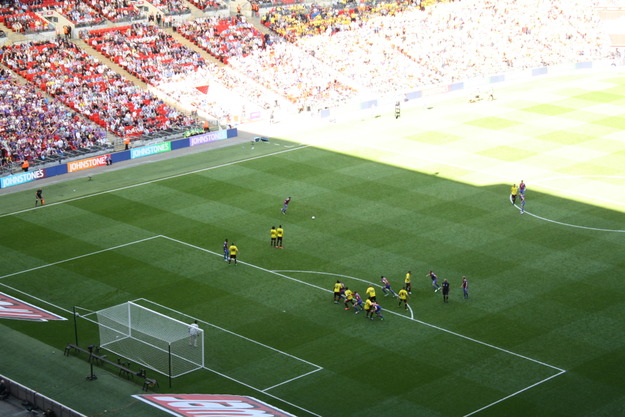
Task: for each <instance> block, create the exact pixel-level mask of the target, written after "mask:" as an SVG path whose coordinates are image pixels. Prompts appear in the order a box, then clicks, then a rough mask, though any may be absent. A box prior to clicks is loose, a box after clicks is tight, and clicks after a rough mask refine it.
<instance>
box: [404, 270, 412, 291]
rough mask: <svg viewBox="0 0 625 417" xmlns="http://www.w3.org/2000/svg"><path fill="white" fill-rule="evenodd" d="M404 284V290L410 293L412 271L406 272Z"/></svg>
mask: <svg viewBox="0 0 625 417" xmlns="http://www.w3.org/2000/svg"><path fill="white" fill-rule="evenodd" d="M404 285H405V286H406V291H408V294H412V272H411V271H408V272H406V277H405V278H404Z"/></svg>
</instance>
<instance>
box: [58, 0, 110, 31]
mask: <svg viewBox="0 0 625 417" xmlns="http://www.w3.org/2000/svg"><path fill="white" fill-rule="evenodd" d="M57 10H58V12H59V13H61V14H62V15H63V16H65V17H67V18H68V19H69V21H70V22H72V23H73V24H74V25H75V26H76V27H85V26H96V25H101V24H104V23H106V19H105V18H104V16H102V15H101V14H100V13H98V12H96V11H95V10H94V9H92V8H91V7H90V6H88V5H87V4H85V3H84V2H83V1H82V0H63V1H61V2H59V6H58V8H57Z"/></svg>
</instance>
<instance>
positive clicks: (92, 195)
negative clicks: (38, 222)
mask: <svg viewBox="0 0 625 417" xmlns="http://www.w3.org/2000/svg"><path fill="white" fill-rule="evenodd" d="M308 147H310V145H301V146H298V147H296V148H290V149H282V150H279V151H276V152H272V153H268V154H266V155H257V156H251V157H249V158H244V159H240V160H238V161H232V162H226V163H223V164H219V165H214V166H211V167H207V168H201V169H196V170H194V171H189V172H182V173H180V174H176V175H170V176H168V177H162V178H157V179H154V180H150V181H144V182H140V183H137V184H132V185H127V186H125V187H119V188H114V189H112V190H107V191H100V192H98V193H93V194H87V195H83V196H80V197H74V198H69V199H67V200H63V201H57V202H54V203H46V204H45V205H43V206H39V207H31V208H27V209H23V210H18V211H13V212H10V213H4V214H0V218H2V217H7V216H13V215H15V214H21V213H27V212H30V211H33V210H41V209H43V208H44V207H52V206H57V205H60V204H66V203H70V202H72V201H78V200H84V199H85V198H91V197H95V196H99V195H104V194H110V193H114V192H117V191H123V190H128V189H131V188H135V187H141V186H143V185H148V184H154V183H157V182H161V181H166V180H170V179H172V178H178V177H184V176H185V175H190V174H197V173H199V172H204V171H211V170H213V169H217V168H223V167H227V166H231V165H236V164H239V163H242V162H249V161H254V160H256V159H261V158H266V157H268V156H275V155H280V154H282V153H286V152H292V151H297V150H300V149H305V148H308ZM129 168H130V167H129Z"/></svg>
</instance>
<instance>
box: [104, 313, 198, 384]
mask: <svg viewBox="0 0 625 417" xmlns="http://www.w3.org/2000/svg"><path fill="white" fill-rule="evenodd" d="M96 317H97V321H98V327H99V331H100V346H101V347H103V348H106V349H107V350H109V351H111V352H113V353H115V354H117V355H119V356H121V357H123V358H126V359H129V360H131V361H133V362H136V363H139V364H141V365H143V366H145V367H147V368H150V369H152V370H154V371H156V372H159V373H161V374H163V375H166V376H168V377H170V378H176V377H179V376H181V375H184V374H187V373H189V372H192V371H195V370H197V369H200V368H202V367H203V366H204V331H203V330H202V329H200V328H198V327H197V326H191V325H190V324H188V323H183V322H181V321H179V320H176V319H174V318H172V317H168V316H166V315H164V314H161V313H159V312H156V311H154V310H150V309H149V308H146V307H143V306H141V305H138V304H135V303H133V302H132V301H129V302H127V303H123V304H119V305H116V306H113V307H109V308H106V309H103V310H99V311H97V312H96Z"/></svg>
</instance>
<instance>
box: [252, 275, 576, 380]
mask: <svg viewBox="0 0 625 417" xmlns="http://www.w3.org/2000/svg"><path fill="white" fill-rule="evenodd" d="M261 269H262V268H261ZM269 272H274V271H269ZM280 272H296V273H303V274H304V273H308V274H318V275H328V276H339V277H343V278H350V279H355V280H357V281H362V282H369V281H366V280H363V279H361V278H356V277H351V276H349V275H341V274H334V273H332V272H320V271H295V270H281V271H280ZM277 275H280V276H282V275H283V274H277ZM291 279H293V280H295V278H291ZM296 281H298V280H296ZM324 291H326V292H331V291H330V290H327V289H325V288H324ZM384 311H386V312H388V313H390V314H393V315H396V316H398V317H403V318H404V319H407V320H412V321H414V322H417V323H420V324H423V325H424V326H428V327H431V328H433V329H436V330H440V331H442V332H445V333H449V334H451V335H453V336H457V337H460V338H462V339H465V340H469V341H471V342H474V343H478V344H480V345H482V346H486V347H488V348H491V349H495V350H498V351H500V352H504V353H507V354H509V355H512V356H516V357H518V358H521V359H525V360H528V361H530V362H534V363H537V364H539V365H542V366H545V367H547V368H551V369H553V370H555V371H558V372H565V371H564V369H560V368H558V367H557V366H553V365H550V364H548V363H545V362H541V361H539V360H538V359H533V358H530V357H528V356H525V355H521V354H520V353H516V352H512V351H510V350H507V349H504V348H502V347H499V346H495V345H491V344H490V343H487V342H483V341H481V340H478V339H474V338H472V337H470V336H466V335H463V334H461V333H457V332H454V331H452V330H448V329H445V328H443V327H440V326H437V325H435V324H431V323H427V322H425V321H422V320H418V319H414V318H412V319H411V318H409V317H408V316H404V315H403V314H399V313H397V312H395V311H392V310H389V309H385V310H384Z"/></svg>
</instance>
